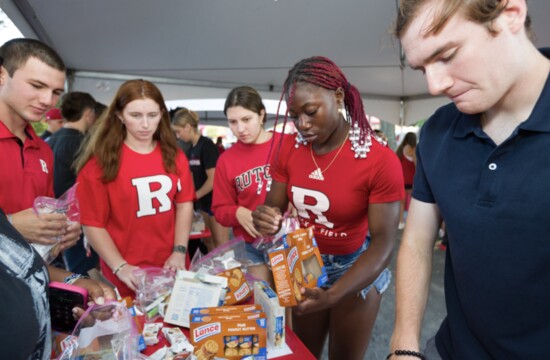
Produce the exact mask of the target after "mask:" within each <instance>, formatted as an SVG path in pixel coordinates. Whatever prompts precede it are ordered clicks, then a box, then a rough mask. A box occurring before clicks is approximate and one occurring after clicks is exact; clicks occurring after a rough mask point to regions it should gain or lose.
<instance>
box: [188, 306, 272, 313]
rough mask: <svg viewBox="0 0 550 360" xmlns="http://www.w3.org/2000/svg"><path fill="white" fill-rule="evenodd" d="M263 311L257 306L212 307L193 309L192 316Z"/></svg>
mask: <svg viewBox="0 0 550 360" xmlns="http://www.w3.org/2000/svg"><path fill="white" fill-rule="evenodd" d="M257 310H259V311H262V307H261V306H260V305H257V304H251V305H235V306H211V307H200V308H193V309H191V312H190V314H191V315H208V314H210V315H222V314H230V313H243V312H252V311H257Z"/></svg>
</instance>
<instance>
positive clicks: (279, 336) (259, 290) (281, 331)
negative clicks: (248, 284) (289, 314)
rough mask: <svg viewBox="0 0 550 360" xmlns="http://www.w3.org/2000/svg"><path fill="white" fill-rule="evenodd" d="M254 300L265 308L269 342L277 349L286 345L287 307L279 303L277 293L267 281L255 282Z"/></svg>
mask: <svg viewBox="0 0 550 360" xmlns="http://www.w3.org/2000/svg"><path fill="white" fill-rule="evenodd" d="M254 302H255V303H256V304H258V305H261V307H262V308H263V309H264V312H265V315H266V318H267V327H266V333H267V342H268V344H269V345H270V346H271V347H272V348H275V349H278V348H283V347H284V345H285V324H286V323H285V308H284V307H282V306H281V305H279V299H278V298H277V294H276V293H275V291H273V289H271V287H270V286H269V284H268V283H267V282H265V281H256V282H255V283H254Z"/></svg>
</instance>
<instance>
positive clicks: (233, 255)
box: [189, 236, 248, 275]
mask: <svg viewBox="0 0 550 360" xmlns="http://www.w3.org/2000/svg"><path fill="white" fill-rule="evenodd" d="M247 266H248V258H247V255H246V243H245V241H244V239H243V238H242V237H241V236H238V237H236V238H234V239H233V240H231V241H228V242H227V243H225V244H223V245H221V246H218V247H217V248H215V249H214V250H212V251H211V252H209V253H208V254H206V255H203V254H202V253H201V252H200V251H197V252H195V255H194V256H193V259H192V260H191V265H190V266H189V271H193V272H197V273H208V274H212V275H216V274H219V273H220V272H222V271H224V270H229V269H233V268H235V267H242V268H243V269H246V267H247Z"/></svg>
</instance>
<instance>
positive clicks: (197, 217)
mask: <svg viewBox="0 0 550 360" xmlns="http://www.w3.org/2000/svg"><path fill="white" fill-rule="evenodd" d="M205 229H206V224H205V223H204V218H203V217H202V214H201V212H200V211H193V222H192V223H191V234H200V233H202V232H203V231H204V230H205Z"/></svg>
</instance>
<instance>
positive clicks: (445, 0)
mask: <svg viewBox="0 0 550 360" xmlns="http://www.w3.org/2000/svg"><path fill="white" fill-rule="evenodd" d="M430 1H437V2H438V6H437V10H436V12H435V15H434V17H433V20H432V23H431V24H430V27H429V28H428V31H427V35H430V34H437V33H438V32H439V31H441V29H443V27H444V26H445V24H447V22H448V21H449V19H450V18H451V17H452V16H453V15H454V14H456V13H457V12H458V11H461V12H462V13H463V15H464V17H465V18H466V19H468V20H470V21H473V22H475V23H478V24H484V25H485V26H486V27H487V30H488V31H489V32H490V33H491V34H496V33H497V30H496V29H495V28H494V26H493V25H494V24H493V22H494V20H495V19H496V18H498V17H499V16H500V14H501V13H502V11H503V10H504V9H505V8H506V6H507V5H508V1H507V0H400V4H399V10H398V11H397V19H396V21H395V28H394V34H395V36H397V37H398V38H401V37H402V36H403V34H404V33H405V31H406V30H407V28H408V26H409V25H410V24H411V22H412V21H413V20H414V18H415V17H416V16H418V13H419V12H420V10H421V9H422V7H423V6H424V5H425V4H427V3H428V2H430ZM525 30H526V32H527V35H528V36H529V37H530V38H533V33H532V30H531V18H530V17H529V15H527V18H526V19H525Z"/></svg>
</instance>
